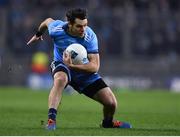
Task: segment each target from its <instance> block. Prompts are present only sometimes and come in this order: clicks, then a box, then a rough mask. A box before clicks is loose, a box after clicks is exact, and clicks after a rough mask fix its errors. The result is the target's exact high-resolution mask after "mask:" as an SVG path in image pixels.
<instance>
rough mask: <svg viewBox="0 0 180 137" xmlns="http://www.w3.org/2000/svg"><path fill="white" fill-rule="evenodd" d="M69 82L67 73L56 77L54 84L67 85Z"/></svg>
mask: <svg viewBox="0 0 180 137" xmlns="http://www.w3.org/2000/svg"><path fill="white" fill-rule="evenodd" d="M66 84H67V77H66V76H65V75H59V76H57V77H55V78H54V86H58V87H59V86H65V85H66Z"/></svg>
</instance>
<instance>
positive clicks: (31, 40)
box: [27, 37, 34, 45]
mask: <svg viewBox="0 0 180 137" xmlns="http://www.w3.org/2000/svg"><path fill="white" fill-rule="evenodd" d="M33 41H34V38H33V37H32V38H31V39H30V40H29V41H28V43H27V45H29V44H30V43H32V42H33Z"/></svg>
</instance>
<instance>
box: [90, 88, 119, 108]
mask: <svg viewBox="0 0 180 137" xmlns="http://www.w3.org/2000/svg"><path fill="white" fill-rule="evenodd" d="M93 99H94V100H96V101H98V102H100V103H101V104H103V105H115V106H117V101H116V97H115V95H114V94H113V92H112V90H111V89H110V88H109V87H105V88H103V89H100V90H99V91H98V92H97V93H96V94H95V95H94V96H93Z"/></svg>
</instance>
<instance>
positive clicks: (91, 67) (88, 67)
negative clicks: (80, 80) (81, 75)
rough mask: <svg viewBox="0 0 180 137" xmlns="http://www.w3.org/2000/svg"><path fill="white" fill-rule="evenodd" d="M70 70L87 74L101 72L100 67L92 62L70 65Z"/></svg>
mask: <svg viewBox="0 0 180 137" xmlns="http://www.w3.org/2000/svg"><path fill="white" fill-rule="evenodd" d="M69 68H71V69H73V70H76V71H81V72H87V73H95V72H98V70H99V66H98V65H96V64H94V63H91V62H89V63H87V64H82V65H74V64H70V65H69Z"/></svg>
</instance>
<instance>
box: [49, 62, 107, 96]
mask: <svg viewBox="0 0 180 137" xmlns="http://www.w3.org/2000/svg"><path fill="white" fill-rule="evenodd" d="M51 71H52V75H53V76H54V74H55V73H56V72H59V71H63V72H65V73H66V74H67V76H68V84H69V85H71V86H72V87H73V88H74V89H75V90H76V91H77V92H79V93H83V94H85V95H86V96H88V97H90V98H92V97H93V96H94V95H95V94H96V93H97V92H98V91H99V90H100V89H102V88H104V87H107V85H106V83H105V82H104V81H103V80H102V78H101V77H100V75H99V74H98V73H87V72H77V71H74V70H71V69H69V68H68V67H67V66H66V65H65V64H64V63H63V62H58V61H53V62H52V63H51Z"/></svg>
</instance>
